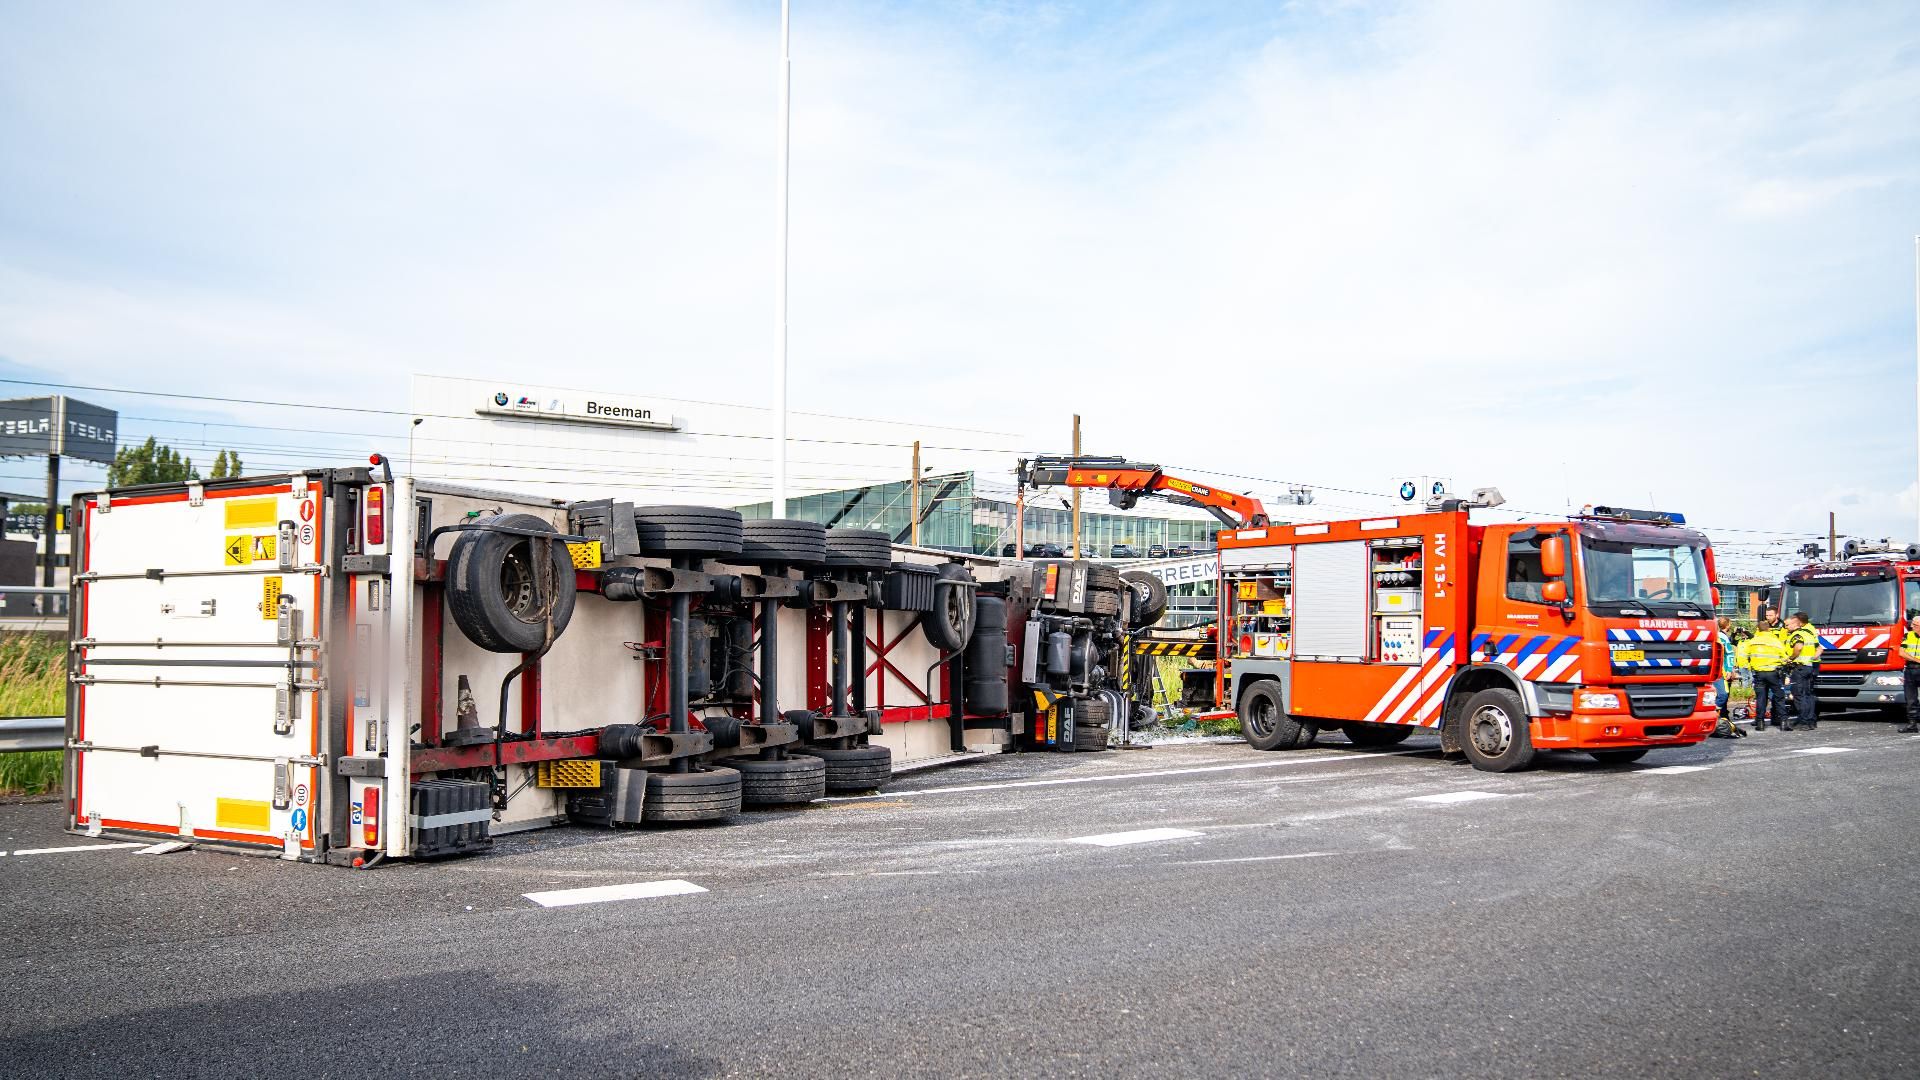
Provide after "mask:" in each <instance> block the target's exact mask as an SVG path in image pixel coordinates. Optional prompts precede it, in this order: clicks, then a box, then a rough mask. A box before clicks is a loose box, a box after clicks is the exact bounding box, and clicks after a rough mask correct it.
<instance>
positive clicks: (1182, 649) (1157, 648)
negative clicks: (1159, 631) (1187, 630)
mask: <svg viewBox="0 0 1920 1080" xmlns="http://www.w3.org/2000/svg"><path fill="white" fill-rule="evenodd" d="M1133 651H1134V653H1135V655H1138V656H1192V657H1203V656H1212V655H1213V642H1211V641H1138V642H1135V643H1134V646H1133Z"/></svg>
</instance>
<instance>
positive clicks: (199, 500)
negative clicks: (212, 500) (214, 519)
mask: <svg viewBox="0 0 1920 1080" xmlns="http://www.w3.org/2000/svg"><path fill="white" fill-rule="evenodd" d="M206 501H207V489H206V486H205V485H203V484H201V483H200V482H199V481H198V480H193V481H189V482H188V484H187V505H188V506H204V505H206Z"/></svg>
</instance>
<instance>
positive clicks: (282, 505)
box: [67, 475, 328, 856]
mask: <svg viewBox="0 0 1920 1080" xmlns="http://www.w3.org/2000/svg"><path fill="white" fill-rule="evenodd" d="M322 490H323V489H322V484H321V479H320V477H319V476H317V475H312V476H309V475H296V476H288V477H274V478H265V479H261V478H252V479H248V480H244V481H238V482H233V483H229V484H226V485H220V484H209V485H206V486H204V487H203V486H202V485H200V484H193V485H179V486H177V487H168V488H159V487H156V488H142V489H135V490H134V491H132V492H129V493H126V494H124V495H113V496H108V495H104V494H103V495H82V496H80V497H79V498H78V499H76V501H75V502H76V505H75V512H74V515H73V516H74V519H75V521H76V522H77V526H78V527H77V531H76V533H75V537H76V542H77V543H76V554H77V556H78V557H77V559H76V561H75V568H74V569H75V576H74V603H73V608H72V610H73V616H72V619H73V637H74V641H73V649H74V652H73V664H72V674H71V680H72V685H71V687H70V690H69V694H68V739H69V749H68V755H67V769H68V777H67V779H68V787H67V790H68V793H69V797H70V804H69V811H70V821H69V824H70V825H71V826H72V827H73V828H75V829H79V830H88V831H96V832H97V831H100V830H117V831H123V832H133V833H141V834H150V835H156V836H167V837H173V836H181V837H186V836H191V837H195V838H201V839H210V840H220V841H227V842H232V843H241V844H257V845H264V846H273V847H276V848H280V849H282V850H283V852H284V853H286V854H287V855H289V856H298V855H300V854H301V853H302V852H303V851H307V852H310V851H311V850H312V848H313V845H314V835H315V829H316V819H317V818H319V816H320V814H321V813H322V812H323V811H324V809H325V808H324V807H322V806H321V805H319V804H320V803H321V801H322V799H323V798H324V792H323V789H322V784H321V780H322V777H321V775H320V773H319V770H318V769H317V768H316V766H317V764H318V763H319V761H320V760H321V759H320V753H321V742H320V732H321V727H322V725H321V723H320V718H322V717H323V716H324V714H323V713H322V708H323V705H324V702H323V700H322V691H321V686H322V683H321V678H320V675H321V672H320V669H319V665H320V662H321V654H322V651H321V649H320V648H319V646H318V643H319V642H320V641H323V640H325V637H326V627H325V625H324V623H323V619H324V615H323V613H324V612H325V610H326V604H325V602H324V601H325V593H324V590H325V588H326V585H327V581H326V578H325V575H324V574H323V573H322V563H323V558H322V556H321V554H320V553H321V552H324V551H325V550H326V548H325V547H324V546H323V545H324V544H326V543H327V542H328V540H327V538H326V537H325V536H324V535H323V528H324V524H325V522H326V521H327V515H326V513H324V512H323V506H322Z"/></svg>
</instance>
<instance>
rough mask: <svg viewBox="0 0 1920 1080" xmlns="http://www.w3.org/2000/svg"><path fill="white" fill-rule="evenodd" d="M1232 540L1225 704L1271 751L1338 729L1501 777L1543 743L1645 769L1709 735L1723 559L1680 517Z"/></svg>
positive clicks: (1448, 511) (1442, 516)
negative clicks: (1644, 763)
mask: <svg viewBox="0 0 1920 1080" xmlns="http://www.w3.org/2000/svg"><path fill="white" fill-rule="evenodd" d="M1500 501H1501V500H1500V497H1499V493H1498V492H1496V491H1493V490H1491V489H1481V490H1480V491H1477V492H1475V493H1474V497H1473V498H1471V499H1461V498H1456V497H1453V496H1448V495H1441V496H1437V497H1436V498H1435V499H1433V500H1431V501H1430V502H1429V503H1428V506H1427V512H1424V513H1418V514H1411V515H1402V516H1386V517H1377V518H1364V519H1359V520H1353V521H1329V522H1316V523H1312V524H1296V525H1272V526H1266V527H1259V528H1240V529H1230V530H1226V531H1223V532H1222V533H1221V534H1220V572H1221V580H1220V584H1221V589H1220V597H1221V599H1220V623H1219V634H1220V651H1221V654H1222V655H1221V660H1220V664H1221V675H1222V678H1221V683H1222V689H1223V699H1222V704H1223V705H1231V707H1233V708H1234V709H1235V710H1236V711H1237V712H1238V714H1239V716H1240V719H1241V723H1242V726H1243V728H1244V729H1245V732H1246V737H1247V741H1248V742H1250V743H1252V744H1253V745H1254V746H1255V747H1257V748H1259V749H1263V750H1281V749H1288V748H1291V747H1296V746H1304V745H1307V744H1308V743H1310V742H1312V740H1313V739H1314V737H1315V735H1316V734H1317V733H1318V732H1319V730H1321V729H1323V728H1329V727H1332V728H1339V729H1340V730H1342V731H1343V732H1345V733H1346V735H1347V737H1348V738H1349V739H1350V740H1352V741H1353V742H1355V743H1358V744H1360V745H1363V746H1384V745H1391V744H1393V743H1397V742H1400V741H1401V740H1403V739H1405V738H1406V737H1407V736H1408V735H1410V734H1411V733H1412V732H1413V731H1414V730H1416V729H1419V728H1429V729H1432V728H1437V729H1438V730H1439V733H1440V739H1441V746H1442V748H1443V749H1444V750H1446V751H1448V752H1456V753H1465V754H1466V755H1467V757H1468V758H1469V759H1470V760H1471V761H1472V763H1473V764H1474V765H1475V766H1476V767H1478V768H1481V769H1486V770H1490V771H1495V772H1505V771H1509V770H1513V769H1522V768H1525V767H1527V766H1528V765H1529V764H1531V763H1532V761H1533V759H1534V756H1535V754H1536V753H1537V752H1538V751H1541V750H1578V751H1584V752H1586V753H1588V754H1590V755H1592V756H1593V757H1594V758H1596V759H1598V760H1600V761H1603V762H1610V763H1611V762H1627V761H1633V760H1635V759H1637V758H1639V757H1641V756H1643V755H1645V754H1646V752H1647V751H1648V750H1650V749H1652V748H1655V747H1660V746H1684V745H1689V744H1692V743H1697V742H1699V741H1700V740H1702V739H1704V738H1706V737H1707V735H1708V734H1710V733H1711V732H1712V731H1713V727H1714V722H1715V719H1716V712H1715V708H1714V692H1713V685H1712V684H1713V679H1714V673H1715V671H1716V664H1717V655H1716V650H1717V647H1718V646H1717V637H1716V634H1715V628H1714V612H1713V599H1714V598H1713V584H1712V582H1713V580H1714V571H1713V552H1712V549H1711V548H1710V546H1709V545H1708V542H1707V538H1706V537H1705V536H1703V535H1701V534H1700V533H1698V532H1695V531H1692V530H1689V529H1687V528H1686V527H1685V521H1684V519H1683V518H1681V517H1680V516H1679V515H1677V514H1660V513H1653V512H1647V511H1636V510H1621V509H1613V508H1609V507H1592V508H1589V509H1588V510H1587V511H1586V512H1583V513H1582V514H1581V515H1580V516H1578V517H1575V518H1573V519H1571V520H1566V521H1549V522H1530V523H1506V524H1498V525H1476V524H1472V523H1470V522H1469V520H1468V511H1469V510H1470V509H1474V508H1477V507H1488V506H1496V505H1499V502H1500Z"/></svg>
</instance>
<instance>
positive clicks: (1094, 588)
mask: <svg viewBox="0 0 1920 1080" xmlns="http://www.w3.org/2000/svg"><path fill="white" fill-rule="evenodd" d="M1124 588H1126V583H1125V582H1124V581H1121V580H1120V571H1118V570H1115V569H1114V568H1113V567H1111V566H1089V567H1087V590H1088V591H1089V592H1112V593H1117V592H1119V591H1120V590H1121V589H1124Z"/></svg>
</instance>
